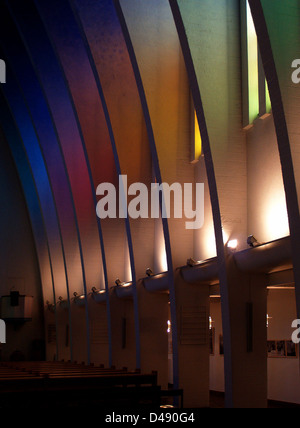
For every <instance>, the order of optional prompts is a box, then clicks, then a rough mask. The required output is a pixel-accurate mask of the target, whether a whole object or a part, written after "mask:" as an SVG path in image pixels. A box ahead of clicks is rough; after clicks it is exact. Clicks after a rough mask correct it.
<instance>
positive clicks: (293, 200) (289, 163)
mask: <svg viewBox="0 0 300 428" xmlns="http://www.w3.org/2000/svg"><path fill="white" fill-rule="evenodd" d="M249 4H250V7H251V12H252V16H253V20H254V25H255V28H256V33H257V38H258V44H259V48H260V53H261V57H262V62H263V65H264V70H265V74H266V79H267V82H268V86H269V92H270V98H271V103H272V112H273V117H274V124H275V129H276V135H277V143H278V149H279V155H280V161H281V166H282V176H283V183H284V189H285V194H286V203H287V211H288V218H289V226H290V234H291V245H292V254H293V268H294V277H295V289H296V303H297V313H298V317H299V316H300V262H299V253H300V214H299V202H298V194H297V187H296V180H295V172H294V165H293V158H292V152H291V144H290V135H289V131H288V127H287V120H286V113H285V106H284V103H283V99H282V94H281V87H280V81H279V77H278V72H277V69H276V64H275V59H274V54H276V52H274V53H273V50H272V44H271V39H270V35H269V32H268V24H270V21H267V20H266V17H269V19H270V17H271V16H272V15H274V14H275V16H276V8H274V4H273V2H267V1H260V0H249ZM276 6H277V7H278V6H279V9H280V8H281V7H283V8H284V7H285V5H284V4H283V3H282V2H280V4H279V3H277V5H276ZM279 13H280V10H279ZM279 13H278V14H277V20H278V21H280V20H281V19H282V16H281V15H279ZM265 15H266V16H265ZM272 24H273V23H272ZM275 28H277V27H275ZM270 34H271V33H270ZM288 65H290V64H288Z"/></svg>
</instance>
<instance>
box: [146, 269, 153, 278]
mask: <svg viewBox="0 0 300 428" xmlns="http://www.w3.org/2000/svg"><path fill="white" fill-rule="evenodd" d="M146 275H147V276H149V277H150V276H154V273H153V271H152V269H150V268H148V269H147V270H146Z"/></svg>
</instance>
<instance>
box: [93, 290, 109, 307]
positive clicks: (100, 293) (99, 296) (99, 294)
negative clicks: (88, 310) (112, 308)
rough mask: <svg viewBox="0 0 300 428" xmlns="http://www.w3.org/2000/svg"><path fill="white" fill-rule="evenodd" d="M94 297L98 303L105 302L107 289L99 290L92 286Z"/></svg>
mask: <svg viewBox="0 0 300 428" xmlns="http://www.w3.org/2000/svg"><path fill="white" fill-rule="evenodd" d="M92 298H93V300H95V301H96V302H97V303H104V302H105V301H106V291H105V290H97V288H96V287H93V288H92Z"/></svg>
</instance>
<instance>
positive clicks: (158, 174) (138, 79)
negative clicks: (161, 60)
mask: <svg viewBox="0 0 300 428" xmlns="http://www.w3.org/2000/svg"><path fill="white" fill-rule="evenodd" d="M114 5H115V8H116V12H117V15H118V18H119V20H120V24H121V27H122V31H123V35H124V39H125V42H126V45H127V49H128V53H129V57H130V60H131V64H132V68H133V72H134V75H135V79H136V84H137V89H138V92H139V97H140V100H141V105H142V109H143V115H144V120H145V124H146V128H147V135H148V141H149V146H150V151H151V158H152V163H153V169H154V173H155V178H156V180H157V183H159V184H161V183H162V181H163V180H162V175H161V171H160V166H159V159H158V154H157V148H156V142H155V137H154V132H153V127H152V122H151V117H150V112H149V108H148V103H147V99H146V94H145V90H144V86H143V82H142V78H141V74H140V70H139V66H138V62H137V59H136V55H135V52H134V48H133V44H132V41H131V38H130V34H129V31H128V28H127V25H126V21H125V18H124V15H123V12H122V8H121V5H120V2H119V0H116V1H114ZM160 204H161V206H160V209H161V210H162V201H160ZM162 225H163V234H164V241H165V251H166V258H167V265H168V276H169V281H168V282H169V290H170V305H171V319H172V321H171V322H172V346H173V381H174V388H175V389H176V388H178V387H179V366H178V330H177V315H176V296H175V282H174V271H173V260H172V251H171V243H170V234H169V226H168V220H167V219H166V218H163V219H162Z"/></svg>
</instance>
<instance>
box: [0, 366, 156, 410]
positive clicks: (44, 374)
mask: <svg viewBox="0 0 300 428" xmlns="http://www.w3.org/2000/svg"><path fill="white" fill-rule="evenodd" d="M160 391H161V389H160V387H159V386H157V373H156V372H153V373H151V374H141V373H139V372H135V373H129V372H128V371H127V369H125V368H123V369H121V370H117V369H104V368H102V367H93V366H84V365H79V364H74V363H65V362H59V363H54V362H51V363H47V362H37V363H27V362H17V363H16V362H13V363H2V364H0V408H7V409H10V408H13V407H14V404H15V403H18V408H24V409H25V408H26V409H32V410H33V408H34V407H37V406H38V408H43V409H50V408H52V407H53V406H54V407H60V408H70V407H71V408H77V407H78V406H79V407H89V406H90V405H92V404H94V405H97V406H99V405H103V406H105V407H106V408H112V409H115V408H119V407H126V408H128V407H139V408H143V406H146V407H149V406H151V407H153V406H155V407H159V405H160ZM20 406H21V407H20Z"/></svg>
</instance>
